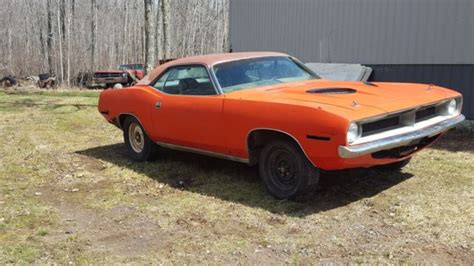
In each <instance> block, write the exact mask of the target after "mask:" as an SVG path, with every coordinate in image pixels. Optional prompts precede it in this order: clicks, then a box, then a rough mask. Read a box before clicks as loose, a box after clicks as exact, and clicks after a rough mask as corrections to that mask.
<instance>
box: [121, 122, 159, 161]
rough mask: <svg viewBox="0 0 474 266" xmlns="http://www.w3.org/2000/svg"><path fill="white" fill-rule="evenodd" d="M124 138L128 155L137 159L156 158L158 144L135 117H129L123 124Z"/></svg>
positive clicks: (147, 159)
mask: <svg viewBox="0 0 474 266" xmlns="http://www.w3.org/2000/svg"><path fill="white" fill-rule="evenodd" d="M123 138H124V141H125V146H126V147H127V153H128V155H129V156H130V157H131V158H132V159H133V160H135V161H149V160H152V159H153V158H154V155H155V150H156V146H155V143H153V141H152V140H150V138H149V137H148V136H147V134H146V132H145V130H144V129H143V127H142V125H141V124H140V123H139V122H138V120H137V119H136V118H135V117H127V118H126V119H125V122H124V125H123Z"/></svg>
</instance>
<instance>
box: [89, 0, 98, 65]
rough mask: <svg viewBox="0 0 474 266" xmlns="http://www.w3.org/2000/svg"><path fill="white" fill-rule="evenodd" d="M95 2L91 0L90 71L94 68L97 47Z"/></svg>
mask: <svg viewBox="0 0 474 266" xmlns="http://www.w3.org/2000/svg"><path fill="white" fill-rule="evenodd" d="M96 35H97V0H91V59H90V63H91V69H94V68H95V67H96V65H97V64H96V58H95V50H96V46H97V41H96V38H97V37H96Z"/></svg>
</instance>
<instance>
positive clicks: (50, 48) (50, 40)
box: [46, 0, 54, 73]
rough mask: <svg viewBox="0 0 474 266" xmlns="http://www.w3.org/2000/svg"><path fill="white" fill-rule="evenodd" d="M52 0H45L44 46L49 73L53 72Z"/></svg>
mask: <svg viewBox="0 0 474 266" xmlns="http://www.w3.org/2000/svg"><path fill="white" fill-rule="evenodd" d="M51 2H52V0H46V3H47V4H46V10H47V14H48V15H47V20H48V22H47V25H48V37H47V39H46V45H47V47H48V68H49V73H52V72H53V37H54V33H53V22H52V20H53V9H52V7H51Z"/></svg>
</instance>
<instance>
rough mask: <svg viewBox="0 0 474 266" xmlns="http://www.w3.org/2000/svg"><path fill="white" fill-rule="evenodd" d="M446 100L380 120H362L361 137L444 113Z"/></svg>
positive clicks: (406, 125) (405, 125) (408, 125)
mask: <svg viewBox="0 0 474 266" xmlns="http://www.w3.org/2000/svg"><path fill="white" fill-rule="evenodd" d="M446 105H447V102H446V101H443V102H440V103H436V104H431V105H428V106H424V107H421V108H417V109H412V110H405V111H403V112H399V113H396V114H391V115H390V116H387V117H384V118H381V119H380V120H376V121H370V122H365V123H364V122H362V123H361V124H360V126H361V131H362V132H361V137H366V136H370V135H374V134H378V133H381V132H385V131H389V130H393V129H397V128H402V127H411V126H414V125H415V124H416V123H419V122H422V121H425V120H428V119H432V118H435V117H438V116H445V115H446Z"/></svg>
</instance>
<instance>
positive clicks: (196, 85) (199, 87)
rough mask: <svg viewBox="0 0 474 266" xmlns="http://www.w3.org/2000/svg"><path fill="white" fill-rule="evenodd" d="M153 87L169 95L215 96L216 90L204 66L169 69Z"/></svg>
mask: <svg viewBox="0 0 474 266" xmlns="http://www.w3.org/2000/svg"><path fill="white" fill-rule="evenodd" d="M153 87H154V88H156V89H157V90H160V91H162V92H164V93H168V94H179V95H215V94H216V90H215V88H214V86H213V84H212V82H211V79H210V78H209V75H208V73H207V70H206V68H205V67H203V66H196V65H194V66H178V67H173V68H170V69H168V70H167V71H166V72H165V73H164V74H162V75H161V76H160V78H159V79H158V80H156V81H155V83H154V84H153Z"/></svg>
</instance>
